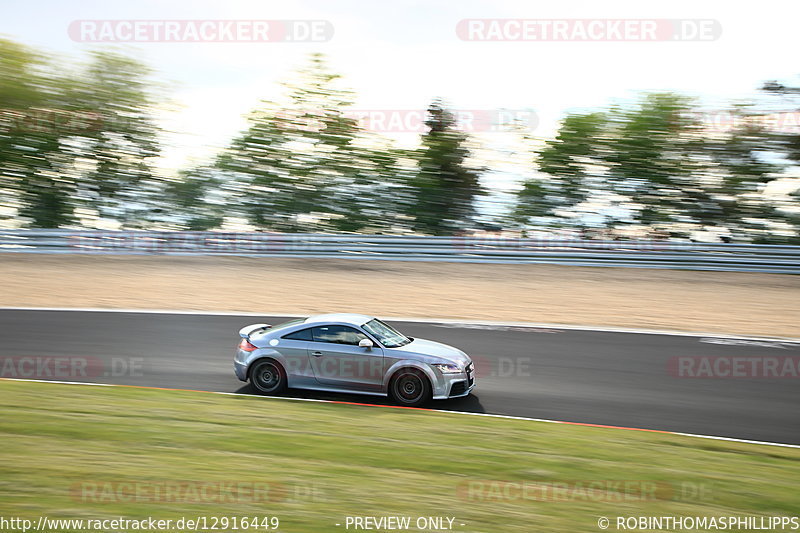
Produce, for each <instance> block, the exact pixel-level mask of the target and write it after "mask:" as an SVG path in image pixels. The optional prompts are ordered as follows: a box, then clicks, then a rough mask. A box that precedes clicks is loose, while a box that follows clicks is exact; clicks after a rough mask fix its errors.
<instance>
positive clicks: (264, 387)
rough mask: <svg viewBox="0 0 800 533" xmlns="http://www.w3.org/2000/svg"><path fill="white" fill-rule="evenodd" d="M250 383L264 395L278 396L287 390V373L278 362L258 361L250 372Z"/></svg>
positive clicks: (269, 360)
mask: <svg viewBox="0 0 800 533" xmlns="http://www.w3.org/2000/svg"><path fill="white" fill-rule="evenodd" d="M250 382H251V383H252V384H253V386H254V387H255V388H256V389H257V390H258V391H259V392H262V393H264V394H278V393H281V392H283V391H284V390H285V389H286V372H285V371H284V370H283V367H282V366H281V365H280V363H278V362H277V361H272V360H271V359H266V360H263V361H257V362H256V364H255V366H254V367H253V369H252V370H251V371H250Z"/></svg>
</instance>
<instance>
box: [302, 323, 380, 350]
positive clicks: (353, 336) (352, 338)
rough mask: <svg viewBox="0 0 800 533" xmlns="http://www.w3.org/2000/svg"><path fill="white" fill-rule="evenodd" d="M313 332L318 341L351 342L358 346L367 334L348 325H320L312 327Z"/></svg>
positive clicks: (350, 343)
mask: <svg viewBox="0 0 800 533" xmlns="http://www.w3.org/2000/svg"><path fill="white" fill-rule="evenodd" d="M312 334H313V335H314V340H315V341H316V342H330V343H333V344H349V345H352V346H358V342H359V341H360V340H361V339H366V338H367V336H366V335H364V334H363V333H361V332H360V331H358V330H356V329H353V328H351V327H348V326H337V325H330V326H318V327H316V328H312Z"/></svg>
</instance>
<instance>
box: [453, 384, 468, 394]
mask: <svg viewBox="0 0 800 533" xmlns="http://www.w3.org/2000/svg"><path fill="white" fill-rule="evenodd" d="M466 390H467V383H466V382H465V381H457V382H455V383H453V384H452V385H451V386H450V396H459V395H461V394H464V392H465V391H466Z"/></svg>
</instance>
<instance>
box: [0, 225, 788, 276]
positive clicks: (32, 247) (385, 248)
mask: <svg viewBox="0 0 800 533" xmlns="http://www.w3.org/2000/svg"><path fill="white" fill-rule="evenodd" d="M3 252H25V253H49V254H76V253H77V254H148V255H159V254H161V255H233V256H247V257H312V258H325V257H333V258H355V259H383V260H402V261H458V262H475V263H551V264H562V265H575V266H617V267H645V268H673V269H687V270H730V271H745V272H774V273H787V274H800V246H784V245H758V244H715V243H694V242H670V241H599V240H570V239H558V238H544V239H537V238H519V239H514V238H504V237H483V236H477V237H423V236H405V235H334V234H309V233H280V234H276V233H222V232H185V231H181V232H153V231H71V230H0V253H3Z"/></svg>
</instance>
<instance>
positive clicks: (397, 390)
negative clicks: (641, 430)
mask: <svg viewBox="0 0 800 533" xmlns="http://www.w3.org/2000/svg"><path fill="white" fill-rule="evenodd" d="M389 393H390V394H391V396H392V399H393V400H394V401H395V402H397V403H399V404H400V405H403V406H406V407H419V406H421V405H425V404H426V403H428V402H429V401H430V399H431V384H430V381H428V378H427V376H425V374H423V373H422V372H421V371H420V370H417V369H416V368H404V369H402V370H399V371H398V372H397V373H396V374H395V375H394V377H393V378H392V381H391V384H390V385H389Z"/></svg>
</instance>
